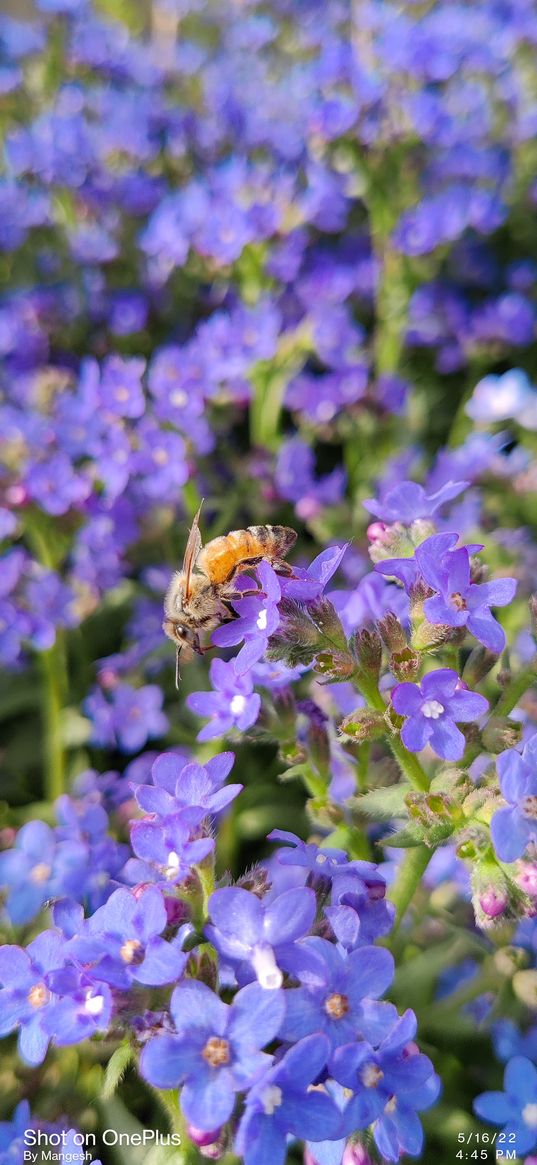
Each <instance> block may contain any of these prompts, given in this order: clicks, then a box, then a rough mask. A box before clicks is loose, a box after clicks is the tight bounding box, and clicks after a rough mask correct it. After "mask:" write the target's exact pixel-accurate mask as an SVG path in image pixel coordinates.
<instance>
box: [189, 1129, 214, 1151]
mask: <svg viewBox="0 0 537 1165" xmlns="http://www.w3.org/2000/svg"><path fill="white" fill-rule="evenodd" d="M187 1132H188V1135H189V1137H190V1140H191V1141H192V1144H193V1145H197V1146H198V1149H199V1148H201V1147H202V1146H205V1145H214V1144H215V1143H216V1141H217V1140H218V1137H219V1135H220V1129H213V1131H212V1133H204V1132H203V1129H197V1128H196V1127H195V1126H194V1125H189V1126H188V1129H187Z"/></svg>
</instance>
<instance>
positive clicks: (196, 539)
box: [183, 503, 203, 600]
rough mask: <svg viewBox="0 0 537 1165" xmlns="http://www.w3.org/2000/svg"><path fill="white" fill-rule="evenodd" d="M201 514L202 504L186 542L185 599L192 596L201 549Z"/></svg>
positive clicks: (184, 568)
mask: <svg viewBox="0 0 537 1165" xmlns="http://www.w3.org/2000/svg"><path fill="white" fill-rule="evenodd" d="M202 504H203V503H202ZM200 514H201V506H200V508H199V510H198V512H197V514H196V516H195V518H194V521H193V522H192V526H191V528H190V534H189V535H188V542H187V544H186V550H185V556H184V558H183V600H185V599H188V598H190V594H191V578H192V571H193V570H194V567H195V565H196V559H197V557H198V555H199V552H200V550H201V534H200V531H199V517H200Z"/></svg>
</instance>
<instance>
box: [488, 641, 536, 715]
mask: <svg viewBox="0 0 537 1165" xmlns="http://www.w3.org/2000/svg"><path fill="white" fill-rule="evenodd" d="M536 683H537V655H534V656H533V658H532V659H530V662H529V663H528V664H526V667H523V668H522V670H521V671H519V673H518V675H516V676H513V678H512V679H511V680H510V681H509V683H508V684H507V687H505V688H504V690H503V692H502V695H501V696H500V699H499V700H498V703H497V704H496V707H495V708H494V711H493V716H508V715H509V713H510V712H512V711H513V708H515V707H516V705H517V704H518V702H519V700H521V699H522V696H523V695H524V693H525V692H527V691H528V688H531V687H532V685H533V684H536Z"/></svg>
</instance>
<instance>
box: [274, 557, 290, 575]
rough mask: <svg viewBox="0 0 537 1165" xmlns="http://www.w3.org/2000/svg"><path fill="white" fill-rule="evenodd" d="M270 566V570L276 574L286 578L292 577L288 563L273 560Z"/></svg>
mask: <svg viewBox="0 0 537 1165" xmlns="http://www.w3.org/2000/svg"><path fill="white" fill-rule="evenodd" d="M268 561H270V560H268ZM270 565H271V566H272V569H273V570H275V571H276V574H282V575H285V577H286V578H292V577H293V574H294V572H293V568H292V566H291V564H290V563H289V562H286V561H285V559H283V558H275V559H273V560H272V561H271V562H270Z"/></svg>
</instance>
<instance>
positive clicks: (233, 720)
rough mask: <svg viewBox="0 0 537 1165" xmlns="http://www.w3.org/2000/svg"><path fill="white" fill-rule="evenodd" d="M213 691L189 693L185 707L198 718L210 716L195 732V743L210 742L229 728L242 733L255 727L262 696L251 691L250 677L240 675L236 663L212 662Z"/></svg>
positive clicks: (216, 660) (228, 730)
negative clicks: (199, 729) (197, 741)
mask: <svg viewBox="0 0 537 1165" xmlns="http://www.w3.org/2000/svg"><path fill="white" fill-rule="evenodd" d="M209 675H210V678H211V683H212V685H213V688H214V689H215V691H213V692H191V694H190V695H189V696H187V698H186V705H187V707H188V708H191V709H192V711H193V712H196V713H197V715H198V716H210V721H209V723H208V724H206V725H205V728H202V730H201V732H198V740H212V739H213V737H215V736H223V735H224V734H225V733H226V732H230V731H231V729H232V728H238V729H239V730H240V731H241V732H245V731H246V729H247V728H251V726H252V724H255V722H256V720H257V717H258V715H259V709H260V707H261V697H260V696H259V695H258V694H257V692H254V685H253V680H252V678H251V676H250V675H248V674H246V675H239V674H238V673H237V671H236V668H235V660H231V661H230V663H224V661H223V660H222V659H213V662H212V664H211V668H210V672H209Z"/></svg>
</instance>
